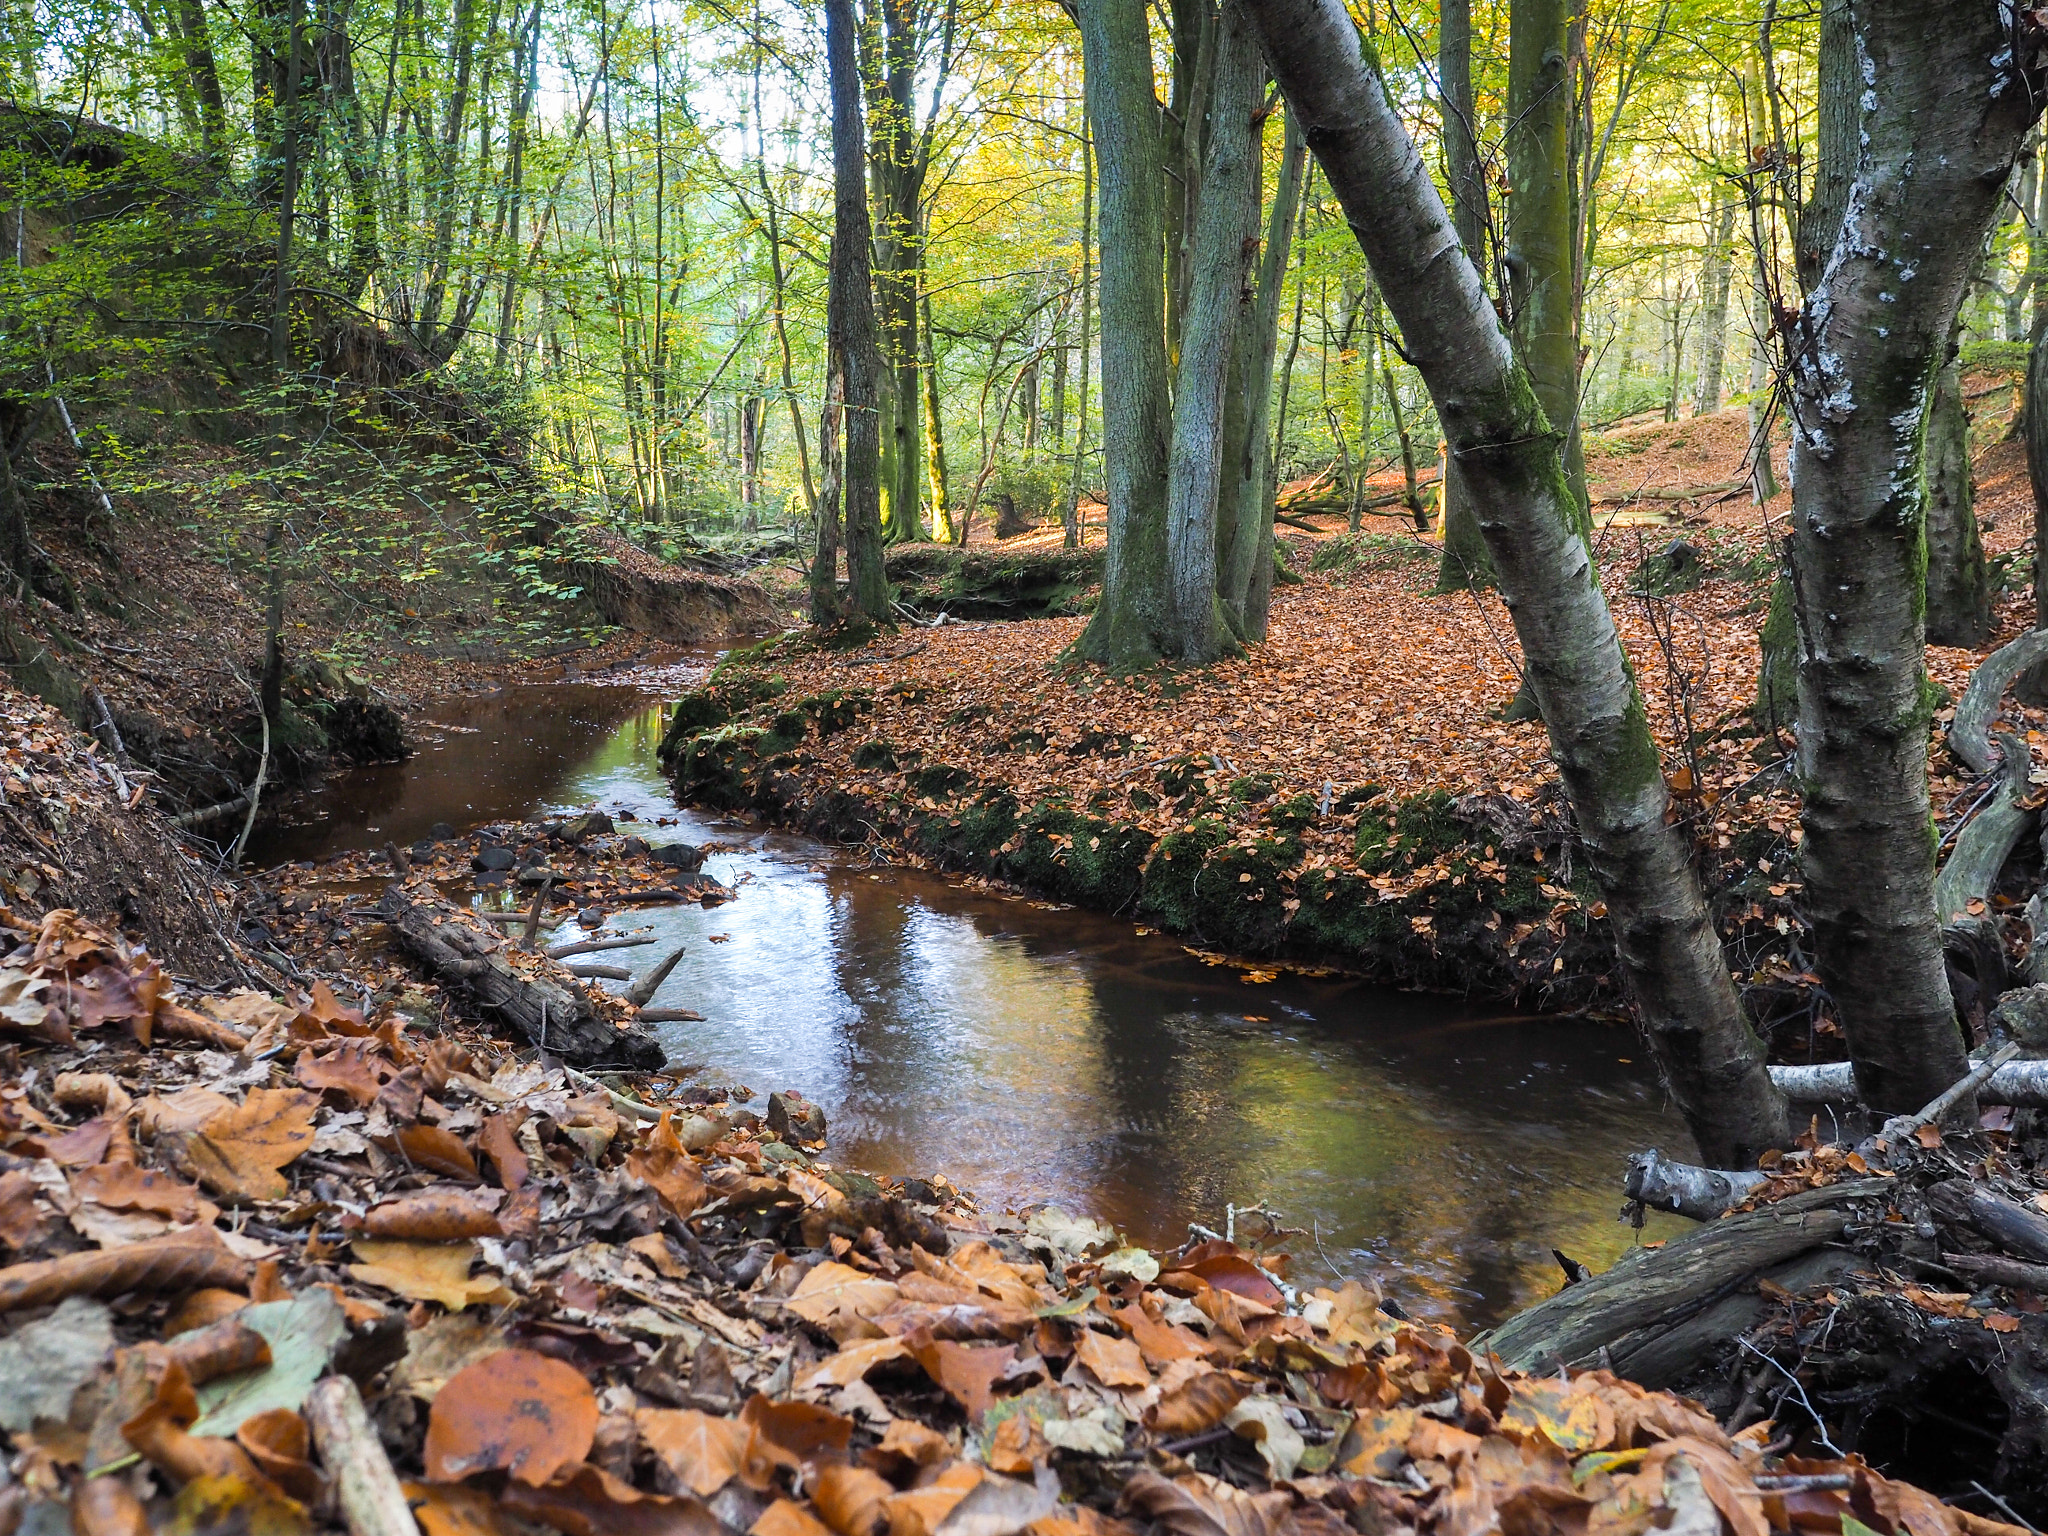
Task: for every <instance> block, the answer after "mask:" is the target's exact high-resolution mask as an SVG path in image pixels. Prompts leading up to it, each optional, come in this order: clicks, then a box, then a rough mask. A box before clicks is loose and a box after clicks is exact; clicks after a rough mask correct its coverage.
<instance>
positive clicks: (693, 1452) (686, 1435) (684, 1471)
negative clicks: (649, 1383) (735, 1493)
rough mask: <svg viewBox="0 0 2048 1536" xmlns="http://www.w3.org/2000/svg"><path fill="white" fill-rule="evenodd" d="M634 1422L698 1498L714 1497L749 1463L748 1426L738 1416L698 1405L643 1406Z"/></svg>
mask: <svg viewBox="0 0 2048 1536" xmlns="http://www.w3.org/2000/svg"><path fill="white" fill-rule="evenodd" d="M633 1422H634V1424H635V1425H637V1426H638V1427H639V1430H640V1439H641V1442H642V1443H643V1444H644V1445H646V1446H647V1448H648V1449H649V1450H651V1451H653V1452H654V1454H655V1455H656V1456H657V1457H659V1458H660V1459H661V1463H662V1465H663V1466H665V1467H666V1468H668V1471H669V1474H670V1476H672V1477H674V1478H675V1480H676V1482H677V1483H678V1484H679V1485H681V1486H682V1487H684V1488H687V1489H689V1490H690V1492H692V1493H694V1494H696V1495H697V1496H698V1497H699V1498H704V1499H708V1498H710V1497H711V1495H712V1494H714V1493H716V1492H718V1490H719V1489H721V1488H723V1487H724V1486H725V1485H726V1484H727V1483H729V1482H731V1481H732V1480H733V1478H735V1477H737V1476H738V1475H739V1473H740V1469H741V1468H742V1467H743V1466H745V1465H746V1459H747V1430H746V1427H745V1426H744V1425H742V1424H740V1423H738V1422H737V1421H735V1420H733V1419H721V1418H717V1417H714V1416H713V1415H711V1414H708V1413H700V1412H698V1411H697V1410H696V1409H695V1408H642V1409H640V1410H638V1411H637V1412H636V1413H635V1414H634V1415H633Z"/></svg>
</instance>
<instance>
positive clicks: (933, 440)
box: [918, 294, 953, 544]
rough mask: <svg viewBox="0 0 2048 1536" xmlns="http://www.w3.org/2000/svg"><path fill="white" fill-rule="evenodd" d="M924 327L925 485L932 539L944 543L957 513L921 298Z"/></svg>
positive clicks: (928, 318) (928, 320) (927, 302)
mask: <svg viewBox="0 0 2048 1536" xmlns="http://www.w3.org/2000/svg"><path fill="white" fill-rule="evenodd" d="M918 302H919V303H920V305H921V306H922V311H923V313H922V318H923V320H924V324H923V325H922V326H920V327H919V328H918V344H919V345H920V347H922V349H923V351H924V367H923V368H922V369H920V370H919V372H920V373H921V374H922V375H923V385H924V466H925V486H926V490H927V492H928V493H929V495H930V497H931V506H932V537H933V538H934V539H936V540H938V541H939V542H940V543H941V544H950V543H952V542H953V514H952V513H951V512H949V511H947V510H946V423H945V419H944V418H943V417H942V416H940V414H939V359H938V354H937V353H936V352H934V351H933V350H932V301H931V296H930V295H929V294H924V295H920V296H919V301H918Z"/></svg>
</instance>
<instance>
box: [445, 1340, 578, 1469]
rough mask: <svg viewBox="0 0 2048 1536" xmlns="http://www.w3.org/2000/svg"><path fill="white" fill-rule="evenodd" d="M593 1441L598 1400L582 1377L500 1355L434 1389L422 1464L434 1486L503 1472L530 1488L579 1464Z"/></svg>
mask: <svg viewBox="0 0 2048 1536" xmlns="http://www.w3.org/2000/svg"><path fill="white" fill-rule="evenodd" d="M596 1434H597V1395H596V1394H595V1393H594V1392H592V1391H591V1389H590V1383H589V1382H587V1381H585V1380H584V1379H583V1376H582V1375H581V1373H579V1372H578V1371H576V1370H575V1369H574V1368H573V1367H571V1366H567V1365H564V1364H563V1363H562V1362H561V1361H559V1360H551V1359H549V1358H548V1357H547V1356H546V1355H539V1354H535V1353H534V1352H533V1351H532V1350H528V1349H501V1350H499V1351H498V1352H497V1353H496V1354H493V1355H489V1356H486V1357H485V1358H484V1359H482V1360H479V1361H477V1362H475V1363H474V1364H472V1365H468V1366H465V1367H464V1368H463V1369H462V1370H460V1371H458V1372H457V1373H456V1374H455V1375H454V1376H453V1377H451V1378H450V1379H449V1381H448V1383H447V1385H445V1386H444V1387H442V1388H441V1391H440V1393H439V1394H438V1395H437V1396H436V1397H435V1398H434V1406H433V1409H432V1411H431V1413H430V1414H429V1416H428V1419H427V1442H426V1449H425V1451H424V1453H423V1456H424V1460H425V1465H426V1469H427V1476H428V1477H430V1478H432V1479H433V1480H434V1481H436V1482H442V1483H453V1482H460V1481H462V1479H464V1478H466V1477H469V1476H471V1475H472V1474H474V1473H477V1472H498V1471H502V1472H509V1473H510V1474H511V1475H512V1476H513V1478H514V1479H516V1480H517V1481H519V1482H522V1483H525V1484H527V1485H529V1486H536V1487H537V1486H538V1485H540V1484H542V1483H545V1482H546V1481H547V1480H548V1479H549V1478H551V1477H553V1476H554V1475H555V1473H556V1472H558V1471H560V1470H561V1469H562V1468H564V1467H567V1466H570V1465H572V1464H574V1463H576V1462H580V1461H582V1460H583V1458H584V1457H585V1456H586V1455H588V1454H589V1452H590V1446H591V1442H592V1440H593V1439H594V1438H595V1436H596Z"/></svg>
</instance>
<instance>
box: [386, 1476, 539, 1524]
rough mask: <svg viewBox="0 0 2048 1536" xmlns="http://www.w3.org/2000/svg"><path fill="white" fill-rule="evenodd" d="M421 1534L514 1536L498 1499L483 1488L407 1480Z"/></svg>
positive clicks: (409, 1499)
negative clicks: (502, 1513)
mask: <svg viewBox="0 0 2048 1536" xmlns="http://www.w3.org/2000/svg"><path fill="white" fill-rule="evenodd" d="M402 1487H403V1489H404V1492H405V1501H406V1503H408V1504H410V1505H411V1506H412V1513H413V1518H414V1519H415V1520H417V1521H418V1522H419V1526H420V1533H421V1536H513V1531H512V1527H511V1526H510V1525H509V1524H507V1523H506V1520H505V1518H504V1517H503V1516H502V1515H501V1514H500V1513H499V1508H498V1501H497V1500H496V1499H495V1498H493V1497H492V1496H491V1495H490V1494H489V1493H487V1492H485V1491H484V1490H483V1489H481V1488H467V1487H464V1486H463V1485H462V1484H460V1483H405V1484H403V1485H402Z"/></svg>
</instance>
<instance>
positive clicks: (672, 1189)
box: [626, 1147, 809, 1279]
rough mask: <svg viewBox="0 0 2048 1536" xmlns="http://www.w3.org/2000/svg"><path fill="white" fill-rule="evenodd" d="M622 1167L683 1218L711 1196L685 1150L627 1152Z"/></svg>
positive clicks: (697, 1168) (694, 1211) (708, 1188)
mask: <svg viewBox="0 0 2048 1536" xmlns="http://www.w3.org/2000/svg"><path fill="white" fill-rule="evenodd" d="M626 1171H627V1172H628V1173H630V1174H632V1175H633V1177H634V1178H636V1179H638V1180H640V1182H641V1183H643V1184H645V1185H647V1187H648V1188H650V1189H652V1190H653V1191H654V1192H655V1194H657V1195H659V1196H660V1197H661V1203H662V1204H663V1205H665V1206H667V1207H668V1208H669V1210H670V1211H672V1212H673V1213H674V1214H675V1215H676V1216H677V1217H679V1218H680V1219H682V1220H684V1221H687V1220H689V1219H690V1217H692V1216H694V1215H696V1214H697V1209H698V1207H699V1206H701V1205H703V1204H704V1202H705V1201H706V1200H708V1199H710V1198H711V1190H710V1187H709V1186H708V1185H706V1184H705V1182H704V1173H703V1170H702V1169H700V1168H699V1167H698V1166H697V1160H696V1159H695V1158H693V1157H691V1156H690V1155H689V1154H688V1153H687V1152H681V1151H672V1150H670V1149H669V1148H666V1147H658V1148H656V1149H654V1150H653V1151H649V1152H628V1153H627V1154H626ZM805 1278H806V1279H808V1278H809V1276H806V1277H805Z"/></svg>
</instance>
